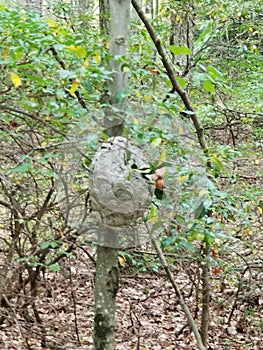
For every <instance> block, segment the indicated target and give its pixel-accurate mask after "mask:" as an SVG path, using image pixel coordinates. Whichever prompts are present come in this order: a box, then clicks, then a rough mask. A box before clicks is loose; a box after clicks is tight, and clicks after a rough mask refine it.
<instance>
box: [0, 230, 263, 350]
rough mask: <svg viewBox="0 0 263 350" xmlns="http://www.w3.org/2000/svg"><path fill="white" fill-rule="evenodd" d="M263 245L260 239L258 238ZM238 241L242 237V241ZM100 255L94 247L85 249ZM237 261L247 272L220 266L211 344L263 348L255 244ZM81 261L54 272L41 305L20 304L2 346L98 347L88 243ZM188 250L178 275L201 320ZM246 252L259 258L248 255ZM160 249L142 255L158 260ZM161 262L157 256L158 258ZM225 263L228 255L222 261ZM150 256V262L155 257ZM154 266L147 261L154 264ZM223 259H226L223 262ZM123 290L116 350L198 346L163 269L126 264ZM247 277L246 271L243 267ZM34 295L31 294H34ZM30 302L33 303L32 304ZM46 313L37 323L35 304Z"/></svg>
mask: <svg viewBox="0 0 263 350" xmlns="http://www.w3.org/2000/svg"><path fill="white" fill-rule="evenodd" d="M255 239H256V240H258V243H257V242H254V244H260V245H261V247H262V242H261V239H260V237H258V238H256V237H255ZM235 244H238V243H235ZM87 249H89V252H90V253H91V254H94V250H93V248H92V247H91V246H87V247H85V250H86V251H87ZM236 249H238V250H240V247H237V246H236V247H235V246H233V254H232V256H228V261H229V260H231V259H235V261H233V263H234V266H235V267H236V269H237V271H239V272H240V270H242V271H243V272H242V273H241V278H240V279H239V281H238V279H236V278H235V277H234V276H232V277H231V278H232V280H231V278H227V277H226V275H225V274H224V272H223V271H224V269H225V268H226V267H223V265H222V269H221V268H220V269H217V270H213V271H212V284H211V292H212V293H211V295H212V298H211V305H210V307H211V313H210V317H211V321H210V330H209V349H214V350H228V349H233V350H262V349H263V319H262V318H263V317H262V315H263V272H262V261H261V265H257V262H258V260H257V261H256V259H255V256H253V254H254V253H253V252H252V251H251V249H250V248H246V249H245V250H243V252H241V253H240V254H238V255H236V254H235V251H236ZM74 255H75V260H72V259H66V260H65V261H64V270H62V271H61V272H60V273H54V272H50V273H46V274H45V278H43V280H42V281H40V284H39V287H38V295H37V298H36V300H35V303H31V306H29V307H28V314H27V317H25V318H23V317H22V316H21V312H19V307H18V306H17V307H16V305H13V309H12V310H11V311H10V312H9V317H7V318H6V320H5V321H4V323H3V324H2V325H1V326H0V349H2V350H11V349H16V350H26V349H27V350H39V349H42V350H43V347H42V348H41V338H43V337H45V338H46V345H45V347H44V349H45V350H49V349H56V350H60V349H61V350H62V349H63V350H91V349H92V327H93V316H94V313H93V305H94V300H93V295H94V276H95V267H94V262H93V261H92V260H91V259H89V258H88V256H87V255H85V254H84V253H83V250H82V249H76V251H75V252H74ZM182 255H183V254H182V252H178V253H177V254H174V255H173V254H170V255H169V256H168V259H169V262H170V264H171V265H173V266H174V267H173V274H174V278H175V280H176V282H177V283H178V284H179V285H180V287H181V290H182V292H183V294H184V296H185V300H186V302H187V304H188V306H189V307H190V309H191V311H192V314H193V315H194V318H195V320H196V322H197V324H198V323H199V320H200V304H201V300H200V288H201V287H200V268H198V266H197V265H195V263H194V262H193V261H191V259H189V256H188V258H187V255H185V256H184V258H182ZM243 256H244V257H245V256H246V257H247V256H251V259H249V260H250V261H248V260H245V261H244V260H242V259H243ZM154 258H156V257H155V256H154V252H152V255H147V257H146V256H145V255H144V254H142V259H144V260H145V259H146V260H147V259H150V260H151V259H154ZM152 261H153V260H151V261H150V262H151V263H152ZM222 261H223V260H222ZM148 262H149V260H148ZM146 264H147V263H146ZM222 264H223V262H222ZM121 270H122V271H121V275H122V276H121V281H120V288H119V292H118V295H117V312H116V317H117V320H116V347H115V349H116V350H129V349H130V350H175V349H180V350H183V349H188V350H194V349H197V346H196V343H195V340H194V338H193V335H192V333H191V331H190V330H189V327H188V325H187V322H186V319H185V316H184V314H183V312H182V310H181V308H180V305H179V304H178V300H177V298H176V295H175V293H174V290H173V288H172V286H171V284H170V282H169V281H168V279H167V277H166V275H165V273H164V272H163V270H162V268H159V271H158V272H155V273H154V272H152V273H149V272H146V273H140V272H139V271H136V269H134V267H129V266H126V267H125V266H124V267H121ZM239 276H240V273H239ZM29 301H30V300H29ZM29 304H30V303H29ZM32 305H35V306H34V307H35V309H36V310H37V311H38V315H39V316H40V318H41V321H40V320H39V322H37V321H36V318H35V315H36V314H35V313H34V310H33V308H32Z"/></svg>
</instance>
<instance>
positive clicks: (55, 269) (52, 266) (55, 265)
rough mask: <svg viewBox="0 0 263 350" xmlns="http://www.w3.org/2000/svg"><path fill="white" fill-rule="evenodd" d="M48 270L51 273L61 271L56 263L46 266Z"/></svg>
mask: <svg viewBox="0 0 263 350" xmlns="http://www.w3.org/2000/svg"><path fill="white" fill-rule="evenodd" d="M48 268H49V269H50V270H51V271H55V272H59V271H60V270H61V266H60V265H59V264H58V263H56V264H51V265H49V266H48Z"/></svg>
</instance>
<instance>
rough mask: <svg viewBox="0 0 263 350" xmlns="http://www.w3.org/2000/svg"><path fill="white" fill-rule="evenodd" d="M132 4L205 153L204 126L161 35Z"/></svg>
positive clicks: (136, 3) (138, 8) (134, 4)
mask: <svg viewBox="0 0 263 350" xmlns="http://www.w3.org/2000/svg"><path fill="white" fill-rule="evenodd" d="M131 2H132V5H133V7H134V9H135V11H136V12H137V14H138V16H139V17H140V19H141V20H142V22H143V23H144V25H145V27H146V29H147V31H148V33H149V35H150V37H151V39H152V41H153V43H154V45H155V47H156V49H157V51H158V53H159V55H160V57H161V60H162V62H163V66H164V68H165V70H166V73H167V75H168V77H169V79H170V81H171V83H172V86H173V89H174V91H175V92H176V93H177V94H178V95H179V96H180V98H181V100H182V101H183V103H184V105H185V107H186V109H187V110H188V111H189V112H191V113H189V114H190V118H191V120H192V122H193V124H194V127H195V130H196V133H197V136H198V141H199V144H200V146H201V148H202V149H203V150H204V152H205V153H207V144H206V140H205V136H204V129H203V126H202V125H201V122H200V121H199V119H198V117H197V115H196V112H195V110H194V107H193V105H192V103H191V101H190V98H189V96H188V94H187V92H186V91H185V90H184V89H183V88H182V87H181V85H180V84H179V83H178V81H177V79H176V72H175V70H174V68H173V64H172V62H171V60H170V58H169V56H168V55H167V54H166V52H165V50H164V48H163V46H162V43H161V39H160V38H159V37H157V35H156V34H155V31H154V28H153V27H152V25H151V23H150V22H149V21H148V19H147V17H146V16H145V14H144V12H143V10H142V9H141V8H140V6H139V4H138V2H137V1H136V0H132V1H131Z"/></svg>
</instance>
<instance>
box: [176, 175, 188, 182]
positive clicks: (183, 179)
mask: <svg viewBox="0 0 263 350" xmlns="http://www.w3.org/2000/svg"><path fill="white" fill-rule="evenodd" d="M188 179H189V175H184V176H181V177H179V179H178V181H180V182H183V181H186V180H188Z"/></svg>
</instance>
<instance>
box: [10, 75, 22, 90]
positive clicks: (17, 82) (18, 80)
mask: <svg viewBox="0 0 263 350" xmlns="http://www.w3.org/2000/svg"><path fill="white" fill-rule="evenodd" d="M10 79H11V81H12V83H13V84H14V87H15V88H17V87H18V86H20V85H22V80H21V78H20V76H19V75H18V74H16V73H13V72H12V73H10Z"/></svg>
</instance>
